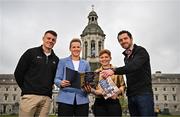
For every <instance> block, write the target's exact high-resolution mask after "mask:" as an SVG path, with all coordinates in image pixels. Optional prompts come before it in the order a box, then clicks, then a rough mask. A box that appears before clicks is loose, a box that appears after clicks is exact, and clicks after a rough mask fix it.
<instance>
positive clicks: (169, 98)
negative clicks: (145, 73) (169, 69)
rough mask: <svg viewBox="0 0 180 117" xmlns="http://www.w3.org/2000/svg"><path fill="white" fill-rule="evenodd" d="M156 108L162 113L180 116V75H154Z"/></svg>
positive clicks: (157, 73) (158, 73)
mask: <svg viewBox="0 0 180 117" xmlns="http://www.w3.org/2000/svg"><path fill="white" fill-rule="evenodd" d="M152 84H153V92H154V101H155V108H159V109H160V110H161V112H162V113H165V114H168V113H170V114H174V115H180V74H163V73H161V72H160V71H158V72H156V73H155V74H153V75H152Z"/></svg>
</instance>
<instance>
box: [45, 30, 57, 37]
mask: <svg viewBox="0 0 180 117" xmlns="http://www.w3.org/2000/svg"><path fill="white" fill-rule="evenodd" d="M47 33H50V34H52V35H53V36H55V37H57V33H56V32H55V31H53V30H48V31H46V32H45V33H44V35H46V34H47Z"/></svg>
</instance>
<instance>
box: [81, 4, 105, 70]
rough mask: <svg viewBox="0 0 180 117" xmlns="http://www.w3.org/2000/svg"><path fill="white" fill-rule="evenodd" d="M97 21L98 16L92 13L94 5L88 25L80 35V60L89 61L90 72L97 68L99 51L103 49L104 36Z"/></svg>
mask: <svg viewBox="0 0 180 117" xmlns="http://www.w3.org/2000/svg"><path fill="white" fill-rule="evenodd" d="M97 19H98V16H97V14H96V12H95V11H94V5H92V11H91V12H90V13H89V15H88V25H87V26H86V27H85V29H84V30H83V32H82V34H81V40H82V45H83V49H82V58H83V59H85V60H87V61H89V63H90V66H91V70H92V71H94V70H96V69H97V68H98V67H99V51H100V50H102V49H104V40H105V36H106V35H105V34H104V32H103V30H102V29H101V27H100V26H99V25H98V21H97Z"/></svg>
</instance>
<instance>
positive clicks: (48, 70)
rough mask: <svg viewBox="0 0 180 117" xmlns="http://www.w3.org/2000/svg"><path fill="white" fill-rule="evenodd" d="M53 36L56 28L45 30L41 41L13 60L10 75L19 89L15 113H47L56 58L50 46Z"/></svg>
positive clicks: (31, 116)
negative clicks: (18, 99)
mask: <svg viewBox="0 0 180 117" xmlns="http://www.w3.org/2000/svg"><path fill="white" fill-rule="evenodd" d="M56 39H57V34H56V32H54V31H52V30H48V31H46V32H45V34H44V36H43V39H42V40H43V44H42V45H41V46H39V47H35V48H31V49H28V50H27V51H26V52H25V53H24V54H23V55H22V56H21V58H20V60H19V62H18V64H17V67H16V69H15V72H14V76H15V79H16V81H17V84H18V85H19V87H20V88H21V90H22V93H21V95H22V96H21V100H20V107H19V117H34V116H40V117H48V113H49V109H50V104H51V96H52V88H53V84H54V83H53V82H54V77H55V72H56V68H57V64H58V61H59V58H58V57H57V56H56V55H55V53H54V52H53V50H52V48H53V46H54V44H55V43H56Z"/></svg>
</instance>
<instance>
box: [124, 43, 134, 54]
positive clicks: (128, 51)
mask: <svg viewBox="0 0 180 117" xmlns="http://www.w3.org/2000/svg"><path fill="white" fill-rule="evenodd" d="M133 48H134V44H132V46H131V47H130V48H128V49H126V50H125V51H124V52H125V54H126V55H127V56H128V57H129V56H130V55H131V54H132V50H133Z"/></svg>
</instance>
